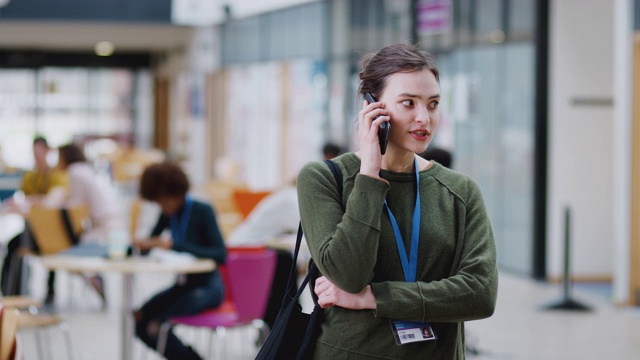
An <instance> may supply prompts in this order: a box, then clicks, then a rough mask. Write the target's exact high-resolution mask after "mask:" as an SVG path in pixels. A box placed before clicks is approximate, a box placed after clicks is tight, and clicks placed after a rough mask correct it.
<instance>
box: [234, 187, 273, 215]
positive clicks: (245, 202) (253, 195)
mask: <svg viewBox="0 0 640 360" xmlns="http://www.w3.org/2000/svg"><path fill="white" fill-rule="evenodd" d="M269 194H271V191H250V190H244V189H236V190H234V192H233V200H234V202H235V203H236V208H237V209H238V211H239V212H240V214H242V219H243V220H244V219H246V218H247V216H249V214H250V213H251V210H253V208H255V207H256V205H258V203H259V202H260V201H261V200H262V199H264V198H265V197H267V196H268V195H269Z"/></svg>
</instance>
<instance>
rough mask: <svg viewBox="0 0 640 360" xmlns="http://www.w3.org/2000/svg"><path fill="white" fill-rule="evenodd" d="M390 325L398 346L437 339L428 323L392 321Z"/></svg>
mask: <svg viewBox="0 0 640 360" xmlns="http://www.w3.org/2000/svg"><path fill="white" fill-rule="evenodd" d="M389 323H390V324H391V329H392V330H393V336H394V337H395V339H396V344H398V345H404V344H408V343H412V342H418V341H428V340H435V339H436V334H435V333H434V332H433V329H432V328H431V325H429V323H428V322H417V321H403V320H390V321H389Z"/></svg>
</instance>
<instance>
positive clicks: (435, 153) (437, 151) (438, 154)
mask: <svg viewBox="0 0 640 360" xmlns="http://www.w3.org/2000/svg"><path fill="white" fill-rule="evenodd" d="M418 155H419V156H420V157H421V158H423V159H426V160H434V161H435V162H437V163H438V164H440V165H442V166H444V167H448V168H449V169H451V166H452V165H453V155H452V154H451V152H450V151H449V150H446V149H443V148H441V147H437V146H435V145H429V147H428V148H427V150H425V151H423V152H421V153H420V154H418Z"/></svg>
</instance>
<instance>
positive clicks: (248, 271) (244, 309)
mask: <svg viewBox="0 0 640 360" xmlns="http://www.w3.org/2000/svg"><path fill="white" fill-rule="evenodd" d="M275 268H276V253H275V251H273V250H262V251H259V252H258V251H251V252H243V251H230V252H229V253H228V254H227V262H226V264H225V269H224V270H226V271H224V272H223V273H222V275H223V279H224V280H226V281H225V291H227V292H230V293H231V297H230V299H231V301H224V302H223V303H222V305H221V306H220V307H218V308H216V309H211V310H205V311H203V312H201V313H199V314H196V315H190V316H179V317H173V318H170V319H169V320H168V321H167V322H165V323H164V324H162V326H161V327H160V333H159V336H158V349H157V350H158V353H160V354H164V350H165V347H166V342H167V335H168V332H169V330H170V329H171V328H172V327H174V326H176V325H183V326H191V327H197V328H208V329H211V330H213V334H217V335H219V337H220V338H221V340H222V341H220V344H224V336H225V330H226V329H227V328H231V327H237V326H246V325H252V326H256V327H257V328H258V330H259V331H260V332H261V334H262V335H263V336H266V334H265V332H267V331H268V329H267V327H266V324H265V323H264V322H263V321H262V317H263V316H264V312H265V309H266V307H267V301H268V300H269V294H270V292H271V283H272V282H273V274H274V272H275ZM221 270H222V269H221ZM225 272H226V276H225ZM225 278H226V279H225ZM227 299H228V298H227ZM222 350H225V349H221V351H222ZM222 353H223V354H224V356H223V359H226V358H227V356H226V351H222ZM208 357H209V358H210V357H211V346H210V347H209V356H208Z"/></svg>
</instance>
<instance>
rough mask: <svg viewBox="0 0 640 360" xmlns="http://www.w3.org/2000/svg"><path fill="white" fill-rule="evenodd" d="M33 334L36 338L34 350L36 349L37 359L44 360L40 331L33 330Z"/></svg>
mask: <svg viewBox="0 0 640 360" xmlns="http://www.w3.org/2000/svg"><path fill="white" fill-rule="evenodd" d="M33 333H34V335H35V337H36V348H37V349H38V359H45V356H44V351H43V349H42V334H41V333H40V329H35V330H34V332H33Z"/></svg>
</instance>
